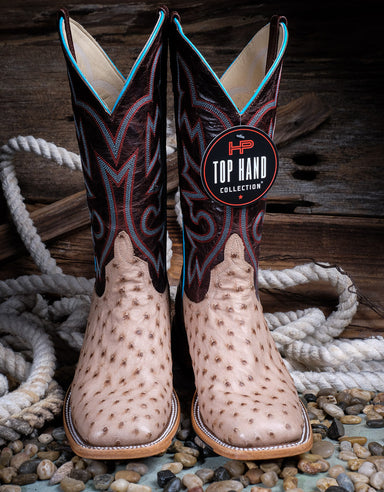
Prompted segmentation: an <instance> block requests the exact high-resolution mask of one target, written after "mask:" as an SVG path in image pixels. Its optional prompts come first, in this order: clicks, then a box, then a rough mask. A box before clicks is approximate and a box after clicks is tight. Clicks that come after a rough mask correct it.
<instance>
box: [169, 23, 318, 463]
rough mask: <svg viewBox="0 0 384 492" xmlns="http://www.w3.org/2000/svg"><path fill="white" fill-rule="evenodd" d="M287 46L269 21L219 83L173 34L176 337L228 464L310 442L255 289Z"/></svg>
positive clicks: (204, 428) (202, 422)
mask: <svg viewBox="0 0 384 492" xmlns="http://www.w3.org/2000/svg"><path fill="white" fill-rule="evenodd" d="M287 37H288V34H287V27H286V21H285V19H284V18H282V17H277V16H274V17H273V18H272V19H271V22H270V23H269V24H268V25H266V26H265V27H264V28H263V29H261V30H260V31H259V32H258V33H257V34H256V35H255V36H254V38H253V39H252V40H251V41H250V43H249V44H248V45H247V46H246V47H245V49H244V50H243V51H242V52H241V53H240V55H239V56H238V57H237V58H236V59H235V60H234V62H233V63H232V64H231V65H230V67H229V68H228V69H227V70H226V72H225V73H224V75H223V76H222V77H221V78H220V79H219V78H218V77H217V75H216V74H215V72H214V71H213V70H212V68H211V67H210V65H209V64H208V62H207V61H206V60H205V59H204V57H203V56H202V55H201V53H200V52H199V51H198V49H197V48H196V47H195V46H194V44H193V43H192V42H191V41H190V39H189V38H188V37H187V36H186V35H185V34H184V33H183V30H182V26H181V23H180V18H179V16H178V15H177V14H174V15H173V17H172V20H171V27H170V49H171V68H172V77H173V90H174V95H175V118H176V130H177V138H178V159H179V180H180V202H181V209H182V214H183V247H184V265H183V272H182V279H181V282H180V285H179V289H178V295H177V300H176V317H175V328H174V329H175V331H177V330H179V331H180V330H181V331H182V330H183V328H185V331H186V335H187V339H188V345H189V352H190V356H191V362H192V366H193V371H194V377H195V386H196V393H195V396H194V399H193V402H192V423H193V427H194V429H195V431H196V433H197V434H198V436H199V437H200V438H201V439H202V440H203V441H205V442H206V443H207V444H208V445H210V446H211V447H212V448H213V450H214V451H216V452H217V453H218V454H221V455H223V456H226V457H229V458H234V459H267V458H276V457H282V456H289V455H294V454H298V453H302V452H304V451H306V450H308V449H309V448H310V447H311V444H312V435H311V428H310V425H309V420H308V417H307V414H306V411H305V409H304V407H303V405H302V403H301V401H300V400H299V398H298V395H297V392H296V389H295V386H294V383H293V380H292V378H291V377H290V374H289V373H288V371H287V369H286V367H285V365H284V362H283V360H282V358H281V356H280V354H279V352H278V350H277V348H276V346H275V344H274V341H273V338H272V336H271V333H270V332H269V330H268V328H267V325H266V322H265V319H264V316H263V311H262V307H261V304H260V300H259V297H258V288H257V272H258V256H259V243H260V239H261V228H262V223H263V217H264V210H265V194H266V192H267V191H268V190H269V188H270V187H271V185H272V183H273V180H274V179H275V176H276V172H277V152H276V149H275V147H274V145H273V141H272V136H273V131H274V126H275V112H276V105H277V95H278V89H279V82H280V75H281V68H282V58H283V54H284V51H285V48H286V44H287ZM172 336H173V335H172ZM177 336H179V338H180V339H181V338H182V335H180V333H179V334H177V333H175V337H177Z"/></svg>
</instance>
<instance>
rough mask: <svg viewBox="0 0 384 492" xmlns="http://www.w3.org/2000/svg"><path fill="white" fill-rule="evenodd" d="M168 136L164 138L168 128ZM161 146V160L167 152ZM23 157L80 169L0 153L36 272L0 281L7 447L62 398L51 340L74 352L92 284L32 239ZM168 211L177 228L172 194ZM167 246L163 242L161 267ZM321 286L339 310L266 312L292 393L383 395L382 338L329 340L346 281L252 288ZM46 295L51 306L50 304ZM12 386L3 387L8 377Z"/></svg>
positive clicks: (350, 310)
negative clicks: (17, 161)
mask: <svg viewBox="0 0 384 492" xmlns="http://www.w3.org/2000/svg"><path fill="white" fill-rule="evenodd" d="M168 134H169V131H168ZM173 141H174V139H173V138H172V137H170V138H169V139H168V142H167V143H168V145H167V154H171V153H173V152H175V150H176V149H175V146H172V144H171V142H173ZM17 152H30V153H34V154H37V155H39V156H41V157H44V158H46V159H49V160H51V161H53V162H55V163H56V164H58V165H60V166H65V167H67V168H69V169H72V170H78V171H80V170H81V161H80V157H79V156H78V155H77V154H75V153H73V152H69V151H67V150H66V149H64V148H62V147H57V146H56V145H55V144H53V143H48V142H46V141H45V140H43V139H36V138H34V137H32V136H27V137H22V136H19V137H16V138H12V139H10V140H9V141H8V143H7V144H6V145H4V146H3V147H2V148H1V152H0V179H1V183H2V187H3V192H4V196H5V198H6V200H7V203H8V207H9V211H10V215H11V217H12V220H13V222H14V223H15V226H16V228H17V231H18V233H19V235H20V237H21V239H22V241H23V243H24V244H25V246H26V248H27V250H28V251H29V253H30V255H31V257H32V258H33V260H34V262H35V263H36V265H37V266H38V268H39V269H40V271H41V272H42V273H41V275H28V276H21V277H19V278H16V279H8V280H5V281H0V299H1V303H0V335H1V337H0V440H1V439H3V440H15V439H18V438H19V437H20V436H21V435H22V434H24V435H27V434H29V433H31V432H32V430H33V428H35V427H37V428H39V427H42V426H43V424H44V422H45V421H47V420H50V419H52V418H53V417H54V415H56V414H58V413H59V412H60V410H61V406H62V402H63V391H62V389H61V388H60V387H59V385H58V384H57V382H56V381H55V380H54V379H53V376H54V370H55V366H56V356H55V349H54V346H53V343H52V341H51V340H52V339H53V340H57V339H58V338H59V339H61V340H62V341H64V342H65V343H66V344H68V345H69V346H70V347H71V348H72V349H74V350H76V351H78V350H80V347H81V344H82V341H83V333H84V330H85V326H86V321H87V317H88V312H89V306H90V298H91V293H92V290H93V285H94V281H93V280H89V279H86V278H83V277H74V276H71V275H65V274H63V273H62V270H61V269H60V268H59V267H58V266H57V265H56V261H55V260H54V258H52V256H51V255H50V253H49V251H48V249H47V248H46V246H45V245H44V243H43V242H42V240H41V238H40V236H39V235H38V233H37V231H36V228H35V226H34V225H33V222H32V220H31V217H30V215H29V213H28V211H27V209H26V207H25V204H24V200H23V196H22V194H21V191H20V188H19V185H18V181H17V177H16V173H15V168H14V166H13V163H12V160H13V157H14V155H15V153H17ZM176 213H177V217H178V221H179V223H180V224H181V221H182V216H181V208H180V197H179V194H178V193H177V194H176ZM171 256H172V243H171V241H170V239H169V237H168V238H167V267H168V268H169V266H170V260H171ZM320 281H321V282H324V281H325V282H328V283H329V284H330V285H332V286H333V287H334V289H335V290H336V292H337V294H338V296H339V303H338V306H337V309H336V310H335V311H334V312H332V313H331V314H330V315H329V316H328V317H327V318H326V317H325V316H324V314H323V312H322V311H321V310H320V309H318V308H309V309H305V310H301V311H290V312H287V313H273V314H270V313H266V315H265V317H266V319H267V323H268V325H269V328H270V330H271V331H272V335H273V337H274V340H275V342H276V344H277V346H278V348H279V350H280V352H281V354H282V355H283V357H284V360H285V363H286V364H287V366H288V368H289V370H290V371H291V374H292V375H293V378H294V381H295V383H296V386H297V388H298V390H299V391H304V390H305V389H311V390H313V391H316V390H317V389H319V388H322V387H329V386H334V387H335V388H337V389H344V388H348V387H354V386H359V387H363V388H366V389H370V390H378V391H383V390H384V371H383V370H382V361H383V360H384V340H383V339H382V338H380V337H376V338H374V339H365V340H343V339H338V340H336V339H335V338H336V337H339V335H340V334H341V333H342V331H343V330H344V328H345V327H346V326H348V325H349V323H350V322H351V320H352V318H353V316H354V314H355V312H356V309H357V305H358V301H357V295H356V291H355V288H354V286H353V283H352V281H351V279H350V278H349V277H348V276H347V275H344V274H342V273H341V272H340V271H339V270H338V269H336V268H330V267H328V266H327V265H324V266H320V265H318V264H315V263H308V264H305V265H299V266H296V267H294V268H292V269H286V270H282V271H271V270H260V271H259V285H260V288H263V289H267V290H272V291H273V290H275V289H279V290H286V289H289V288H292V287H294V286H297V285H302V284H309V283H316V282H320ZM52 296H54V297H55V298H56V299H57V298H59V299H58V300H55V301H52V300H50V299H52ZM9 379H11V380H12V381H13V383H14V381H17V383H18V384H19V386H18V387H17V388H16V389H14V390H10V389H9V384H8V380H9Z"/></svg>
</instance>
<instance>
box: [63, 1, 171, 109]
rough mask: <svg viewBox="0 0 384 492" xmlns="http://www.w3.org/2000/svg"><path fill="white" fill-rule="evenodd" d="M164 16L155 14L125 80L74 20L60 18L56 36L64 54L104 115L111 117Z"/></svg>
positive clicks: (160, 13)
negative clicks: (155, 20) (97, 101)
mask: <svg viewBox="0 0 384 492" xmlns="http://www.w3.org/2000/svg"><path fill="white" fill-rule="evenodd" d="M164 17H165V15H164V12H163V11H162V10H161V11H160V12H159V18H158V21H157V24H156V26H155V28H154V30H153V32H152V34H151V36H150V37H149V39H148V41H147V43H146V45H145V46H144V48H143V50H142V52H141V53H140V55H139V56H138V58H137V59H136V61H135V63H134V65H133V67H132V69H131V71H130V73H129V76H128V77H127V78H125V77H124V76H123V75H122V74H121V73H120V71H119V70H118V69H117V68H116V66H115V65H114V63H113V62H112V60H111V59H110V58H109V57H108V55H107V54H106V53H105V51H104V50H103V49H102V47H101V46H100V45H99V43H98V42H97V41H96V40H95V39H94V38H93V37H92V36H91V35H90V34H89V33H88V32H87V31H86V30H85V29H84V27H83V26H81V25H80V24H79V23H78V22H76V21H75V20H73V19H71V18H69V17H67V19H65V18H64V16H63V17H61V18H60V21H59V32H60V36H61V41H62V43H63V46H64V49H65V52H66V54H67V56H68V57H69V58H70V60H71V62H72V64H73V65H74V67H75V68H76V70H77V71H78V73H79V75H80V76H81V77H82V79H83V80H84V82H85V83H86V84H87V85H88V87H89V89H90V90H91V91H92V92H93V93H94V95H95V96H96V97H97V99H99V101H100V102H101V104H102V106H103V107H104V109H105V110H106V111H107V112H108V113H112V112H113V110H114V109H115V107H116V105H117V103H118V102H119V100H120V98H121V97H122V95H123V93H124V91H125V89H126V88H127V86H128V85H129V83H130V81H131V79H132V78H133V76H134V74H135V72H136V70H137V67H138V66H139V64H140V63H141V61H142V59H143V57H144V55H145V53H146V51H147V50H148V48H149V46H150V45H151V43H152V41H153V39H154V37H155V36H156V34H157V32H158V31H159V29H160V26H161V24H162V22H163V20H164Z"/></svg>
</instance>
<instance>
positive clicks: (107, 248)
mask: <svg viewBox="0 0 384 492" xmlns="http://www.w3.org/2000/svg"><path fill="white" fill-rule="evenodd" d="M167 28H168V12H167V10H166V9H161V10H160V11H159V17H158V21H157V24H156V26H155V28H154V30H153V32H152V34H151V35H150V37H149V39H148V41H147V43H146V45H145V47H144V48H143V50H142V52H141V54H140V55H139V57H138V59H137V60H136V62H135V64H134V66H133V67H132V69H131V72H130V74H129V76H128V77H127V78H124V77H123V76H122V75H121V74H120V72H119V71H118V70H117V68H116V67H115V66H114V65H113V63H112V62H111V60H110V59H109V58H108V56H107V55H106V54H105V52H104V51H103V50H102V49H101V47H100V46H99V45H98V44H97V43H96V41H95V40H94V39H93V38H92V37H91V36H90V35H89V34H88V33H87V32H86V31H85V30H84V29H83V28H82V27H81V26H80V25H79V24H78V23H77V22H75V21H73V20H72V19H70V18H69V17H68V14H67V13H66V12H65V11H61V12H60V16H59V32H60V40H61V43H62V47H63V52H64V56H65V60H66V63H67V68H68V78H69V83H70V89H71V96H72V106H73V112H74V118H75V125H76V134H77V138H78V143H79V148H80V154H81V159H82V164H83V171H84V181H85V187H86V191H87V200H88V206H89V210H90V217H91V227H92V238H93V244H94V253H95V270H96V292H97V293H98V294H99V295H101V294H102V293H103V291H104V287H105V266H106V264H107V263H108V262H109V261H110V260H111V258H112V257H113V245H114V241H115V239H116V237H117V235H118V234H119V232H121V231H126V232H127V233H128V235H129V237H130V239H131V241H132V243H133V245H134V252H135V255H137V256H138V257H139V258H141V259H143V260H145V261H147V262H148V265H149V269H150V274H151V278H152V281H153V284H154V286H155V288H156V289H157V290H158V291H159V292H163V291H164V289H165V288H166V285H167V280H166V261H165V258H166V206H165V204H166V202H165V200H166V152H165V129H166V114H165V112H166V100H165V99H166V68H167V66H166V65H167Z"/></svg>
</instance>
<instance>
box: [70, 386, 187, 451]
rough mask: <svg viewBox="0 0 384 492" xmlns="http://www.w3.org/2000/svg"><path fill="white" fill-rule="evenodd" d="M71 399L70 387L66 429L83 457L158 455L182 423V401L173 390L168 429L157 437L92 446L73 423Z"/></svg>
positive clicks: (72, 446) (75, 448)
mask: <svg viewBox="0 0 384 492" xmlns="http://www.w3.org/2000/svg"><path fill="white" fill-rule="evenodd" d="M70 400H71V390H70V389H69V390H68V392H67V394H66V397H65V400H64V408H63V416H64V429H65V432H66V435H67V439H68V442H69V444H70V446H71V448H72V450H73V451H74V452H75V453H76V454H77V455H78V456H81V457H82V458H90V459H131V458H145V457H147V456H156V455H157V454H160V453H163V452H165V451H166V450H167V449H168V447H169V446H170V445H171V442H172V439H173V437H174V435H175V434H176V432H177V430H178V427H179V424H180V403H179V399H178V397H177V395H176V393H175V391H173V394H172V402H171V416H170V419H169V422H168V425H167V427H166V429H165V430H164V432H163V433H162V434H161V435H160V436H159V437H158V438H157V439H155V440H154V441H151V442H148V443H145V444H141V445H135V446H92V444H89V443H88V442H86V441H85V440H84V439H82V437H81V436H80V435H79V434H78V432H77V431H76V429H75V426H74V425H73V422H72V416H71V405H70Z"/></svg>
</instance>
